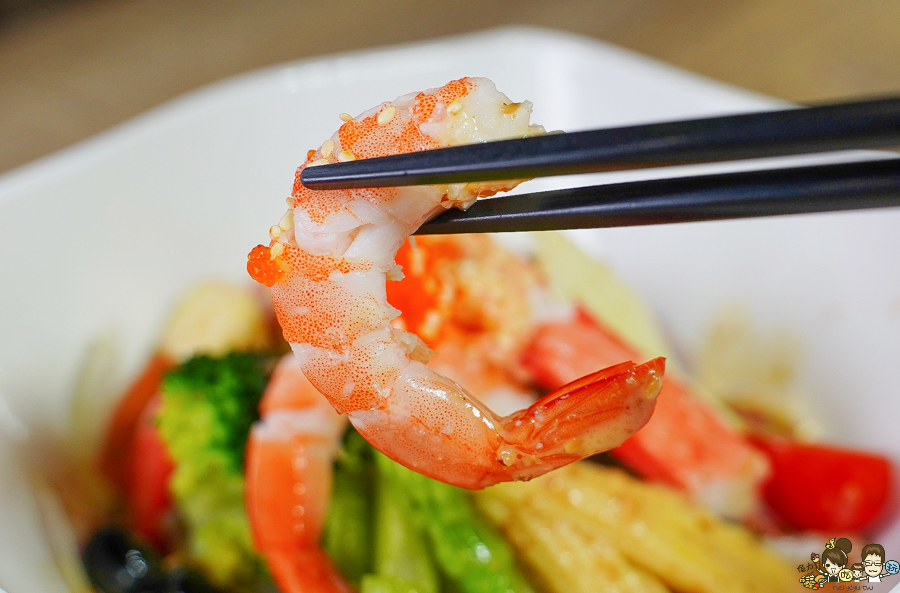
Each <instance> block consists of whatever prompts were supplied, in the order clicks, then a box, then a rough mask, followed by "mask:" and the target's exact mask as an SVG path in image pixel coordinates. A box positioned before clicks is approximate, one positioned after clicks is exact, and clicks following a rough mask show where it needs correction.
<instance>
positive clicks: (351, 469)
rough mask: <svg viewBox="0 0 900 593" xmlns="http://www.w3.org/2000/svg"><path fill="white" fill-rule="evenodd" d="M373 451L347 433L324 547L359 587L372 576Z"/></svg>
mask: <svg viewBox="0 0 900 593" xmlns="http://www.w3.org/2000/svg"><path fill="white" fill-rule="evenodd" d="M372 451H373V449H372V447H371V446H370V445H369V443H367V442H366V441H365V439H363V438H362V437H361V436H359V434H358V433H357V432H356V431H355V430H348V431H347V438H346V439H345V442H344V449H343V452H342V455H341V456H340V457H339V458H338V460H337V462H336V463H335V465H334V478H333V479H334V485H333V491H332V494H331V501H330V503H329V505H328V516H327V517H326V520H325V532H324V536H323V538H322V543H323V545H324V547H325V551H326V553H327V554H328V556H329V557H330V558H331V560H332V562H334V565H335V567H337V569H338V570H339V571H340V573H341V574H342V575H343V576H344V578H345V579H347V580H348V581H350V582H351V583H353V584H354V585H357V586H358V585H360V581H361V579H362V577H363V575H364V574H366V573H369V572H372V568H373V562H374V559H373V554H372V548H373V546H374V529H375V526H374V522H373V517H374V513H375V509H374V504H373V500H372V498H373V496H374V489H375V484H374V480H375V467H374V465H373V464H374V460H373V458H372Z"/></svg>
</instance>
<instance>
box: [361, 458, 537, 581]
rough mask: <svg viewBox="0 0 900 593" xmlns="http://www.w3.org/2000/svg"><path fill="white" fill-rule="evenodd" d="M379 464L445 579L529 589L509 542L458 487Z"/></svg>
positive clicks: (382, 460)
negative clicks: (402, 495)
mask: <svg viewBox="0 0 900 593" xmlns="http://www.w3.org/2000/svg"><path fill="white" fill-rule="evenodd" d="M378 469H379V471H380V472H381V473H382V474H383V475H385V476H386V477H388V479H389V480H390V481H391V482H393V483H394V484H395V485H396V491H397V492H402V493H405V495H406V496H407V497H408V499H409V501H410V503H411V508H412V509H413V512H414V514H415V516H416V517H417V518H418V521H419V525H420V527H421V528H422V529H423V530H424V532H425V534H426V535H427V537H428V541H429V543H430V544H431V545H430V548H431V552H432V554H433V556H434V558H435V561H436V563H437V565H438V567H439V569H440V570H441V572H442V573H443V574H444V576H445V578H446V579H447V580H448V581H449V582H450V583H452V584H453V585H454V586H455V588H457V589H458V590H460V591H462V592H464V593H530V592H531V591H532V589H531V587H530V586H529V585H528V583H527V582H526V581H525V579H524V578H523V577H522V575H521V574H520V573H519V570H518V569H517V567H516V564H515V560H514V558H513V552H512V548H511V547H510V545H509V544H508V543H507V542H506V540H504V539H503V537H502V536H501V535H500V534H499V533H498V532H497V531H495V530H494V528H493V527H492V526H490V525H489V524H488V523H487V522H485V521H484V520H483V519H482V518H481V517H480V516H479V515H478V513H477V511H476V510H475V508H474V507H473V505H472V502H471V501H470V499H469V496H468V494H467V493H466V491H465V490H463V489H461V488H456V487H455V486H449V485H447V484H444V483H442V482H438V481H435V480H432V479H430V478H426V477H425V476H422V475H421V474H417V473H416V472H414V471H412V470H409V469H407V468H405V467H403V466H402V465H400V464H398V463H394V462H393V461H390V460H389V459H387V458H386V457H384V456H383V455H380V454H379V455H378Z"/></svg>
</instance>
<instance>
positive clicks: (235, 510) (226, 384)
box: [157, 353, 274, 587]
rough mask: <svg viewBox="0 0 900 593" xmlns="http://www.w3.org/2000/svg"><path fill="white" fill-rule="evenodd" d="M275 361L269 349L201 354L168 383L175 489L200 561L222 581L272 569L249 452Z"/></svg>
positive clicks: (165, 431) (164, 418) (164, 423)
mask: <svg viewBox="0 0 900 593" xmlns="http://www.w3.org/2000/svg"><path fill="white" fill-rule="evenodd" d="M273 365H274V360H273V359H272V358H271V357H269V356H266V355H261V354H249V353H233V354H228V355H226V356H223V357H220V358H210V357H207V356H198V357H195V358H192V359H190V360H188V361H187V362H185V363H184V364H182V365H181V366H180V367H178V368H177V369H175V370H174V371H172V372H170V373H169V374H168V375H167V376H166V378H165V380H164V381H163V385H162V401H163V403H162V407H161V409H160V412H159V416H158V417H157V422H158V426H159V431H160V434H161V435H162V438H163V440H164V441H165V443H166V446H167V448H168V450H169V454H170V455H171V456H172V459H173V460H174V462H175V466H176V467H175V471H174V473H173V475H172V478H171V482H170V489H171V492H172V494H173V496H174V499H175V501H176V503H177V506H178V509H179V510H180V512H181V514H182V516H183V518H184V521H185V523H186V524H187V525H186V526H187V537H188V549H189V552H190V554H191V556H192V560H193V561H194V562H196V563H197V564H198V565H199V566H200V568H201V569H203V570H204V572H205V573H206V574H207V576H208V577H209V578H210V579H211V580H212V581H214V582H215V583H217V584H219V585H227V586H229V587H235V586H241V585H245V584H250V583H253V582H255V581H258V580H259V578H260V577H261V576H263V575H265V574H266V569H265V564H264V562H263V560H262V559H261V558H260V557H259V556H258V555H257V554H256V552H255V551H254V549H253V543H252V538H251V535H250V525H249V522H248V519H247V514H246V511H245V510H244V455H245V452H246V446H247V438H248V436H249V433H250V426H251V425H252V424H253V422H255V421H256V420H257V419H258V418H259V411H258V409H259V401H260V398H261V397H262V393H263V390H264V389H265V387H266V383H267V382H268V379H269V375H270V374H271V371H272V368H273Z"/></svg>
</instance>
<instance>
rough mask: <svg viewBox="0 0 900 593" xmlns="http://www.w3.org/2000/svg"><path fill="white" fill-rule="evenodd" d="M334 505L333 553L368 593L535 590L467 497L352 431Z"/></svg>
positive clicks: (329, 546)
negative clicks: (399, 461) (400, 460)
mask: <svg viewBox="0 0 900 593" xmlns="http://www.w3.org/2000/svg"><path fill="white" fill-rule="evenodd" d="M367 471H368V472H374V484H375V490H376V496H375V503H374V505H373V504H372V503H371V502H367V501H370V500H371V494H370V492H371V490H372V484H373V473H366V472H367ZM342 484H343V485H342ZM344 489H346V490H344ZM331 505H332V506H331V508H330V509H329V515H328V522H327V523H326V533H325V538H324V541H325V547H326V550H327V551H328V553H329V555H330V556H331V558H332V559H333V560H334V562H335V564H336V566H337V567H338V569H339V570H340V571H341V573H342V574H343V575H344V576H345V577H346V578H347V579H348V580H351V581H352V582H354V583H360V592H361V593H437V592H438V591H458V592H460V593H531V591H532V589H531V587H530V586H529V585H528V584H527V582H526V581H525V579H524V578H523V577H522V576H521V574H520V573H519V570H518V568H517V567H516V564H515V560H514V559H513V552H512V548H511V546H510V545H509V544H508V543H507V542H506V540H504V539H503V537H502V536H501V535H500V534H499V533H498V532H497V531H495V530H494V528H493V527H492V526H491V525H490V524H488V523H487V522H486V521H485V520H484V519H482V518H481V516H480V515H478V513H477V511H476V510H475V508H474V506H473V503H472V501H471V499H470V497H469V494H468V492H467V491H466V490H463V489H461V488H456V487H454V486H448V485H447V484H443V483H441V482H437V481H435V480H432V479H430V478H426V477H424V476H422V475H419V474H417V473H415V472H413V471H411V470H408V469H406V468H405V467H403V466H401V465H399V464H398V463H395V462H393V461H391V460H390V459H388V458H387V457H385V456H384V455H382V454H381V453H378V452H377V451H375V450H374V449H373V448H372V447H371V445H369V444H368V443H366V441H365V440H364V439H363V438H362V437H361V436H360V435H359V434H358V433H357V432H356V431H355V430H353V429H352V428H351V429H349V431H348V434H347V436H346V439H345V444H344V454H343V456H342V457H341V459H340V461H339V462H338V463H337V465H336V469H335V493H334V495H333V496H332V502H331ZM373 514H374V516H375V519H374V525H372V523H369V522H368V517H371V516H372V515H373ZM373 528H374V536H373V534H372V529H373ZM343 530H346V533H344V532H343ZM373 540H374V544H372V543H370V542H373ZM372 550H374V562H373V559H372V558H371V556H372V555H373V552H372Z"/></svg>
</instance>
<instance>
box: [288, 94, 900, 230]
mask: <svg viewBox="0 0 900 593" xmlns="http://www.w3.org/2000/svg"><path fill="white" fill-rule="evenodd" d="M896 146H900V97H897V98H888V99H876V100H868V101H856V102H850V103H836V104H830V105H820V106H816V107H808V108H800V109H788V110H781V111H771V112H762V113H750V114H743V115H733V116H725V117H714V118H707V119H694V120H686V121H679V122H667V123H658V124H649V125H642V126H630V127H622V128H613V129H606V130H593V131H587V132H573V133H568V134H563V133H560V134H548V135H545V136H537V137H531V138H522V139H516V140H503V141H499V142H488V143H481V144H472V145H466V146H457V147H453V148H445V149H439V150H431V151H423V152H416V153H409V154H403V155H396V156H389V157H383V158H376V159H365V160H358V161H351V162H345V163H336V164H330V165H322V166H318V167H308V168H306V169H304V170H303V172H302V174H301V182H302V183H303V184H304V185H306V186H307V187H309V188H311V189H343V188H356V187H384V186H401V185H425V184H443V183H459V182H469V181H491V180H502V179H522V178H531V177H542V176H550V175H567V174H574V173H589V172H599V171H613V170H624V169H638V168H649V167H663V166H670V165H684V164H692V163H707V162H716V161H730V160H738V159H749V158H762V157H771V156H784V155H794V154H810V153H819V152H832V151H838V150H847V149H859V148H883V147H896ZM898 165H900V159H886V160H880V161H864V162H857V163H850V164H843V165H823V166H817V167H799V168H793V169H780V170H779V169H776V170H772V171H752V172H747V173H730V174H721V175H705V176H700V177H681V178H670V179H660V180H654V181H641V182H634V183H620V184H613V185H600V186H595V187H582V188H577V189H567V190H558V191H551V192H541V193H535V194H527V195H520V196H510V197H505V198H495V199H490V200H479V201H478V202H476V203H475V204H474V205H473V206H472V207H471V208H470V209H469V210H468V211H466V212H447V213H445V214H442V215H441V216H439V217H438V218H436V219H434V220H433V221H431V222H429V223H427V224H426V225H424V226H423V227H422V228H421V229H420V230H419V234H426V233H429V234H438V233H465V232H501V231H521V230H551V229H568V228H589V227H609V226H630V225H643V224H662V223H669V222H686V221H698V220H719V219H725V218H745V217H756V216H772V215H780V214H799V213H810V212H827V211H834V210H853V209H860V208H877V207H891V206H898V205H900V166H898Z"/></svg>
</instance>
